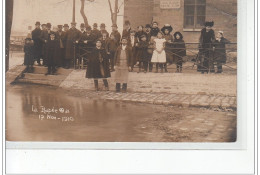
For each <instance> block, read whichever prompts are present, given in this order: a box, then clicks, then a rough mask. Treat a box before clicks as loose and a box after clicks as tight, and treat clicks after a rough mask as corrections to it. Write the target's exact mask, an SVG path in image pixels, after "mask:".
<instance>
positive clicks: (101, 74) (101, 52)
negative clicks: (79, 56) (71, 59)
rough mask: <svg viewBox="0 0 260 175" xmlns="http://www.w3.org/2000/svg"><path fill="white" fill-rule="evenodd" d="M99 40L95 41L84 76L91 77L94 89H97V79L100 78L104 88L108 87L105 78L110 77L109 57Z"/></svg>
mask: <svg viewBox="0 0 260 175" xmlns="http://www.w3.org/2000/svg"><path fill="white" fill-rule="evenodd" d="M101 45H102V43H101V41H100V40H98V41H97V42H96V47H95V49H94V50H93V51H92V53H91V57H90V60H89V63H88V68H87V72H86V78H93V79H94V84H95V89H96V91H98V79H100V78H102V79H103V82H104V86H105V89H106V90H109V89H108V82H107V78H109V77H111V75H110V70H109V59H108V57H107V54H106V51H105V49H103V48H102V47H101Z"/></svg>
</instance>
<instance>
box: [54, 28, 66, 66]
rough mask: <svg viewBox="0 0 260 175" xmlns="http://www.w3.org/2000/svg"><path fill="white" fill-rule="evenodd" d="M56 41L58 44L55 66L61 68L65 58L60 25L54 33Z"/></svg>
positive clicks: (63, 34) (62, 32)
mask: <svg viewBox="0 0 260 175" xmlns="http://www.w3.org/2000/svg"><path fill="white" fill-rule="evenodd" d="M56 40H57V41H58V44H59V47H58V50H57V66H58V67H61V66H63V65H64V56H65V46H64V45H65V32H64V31H62V25H58V31H57V32H56Z"/></svg>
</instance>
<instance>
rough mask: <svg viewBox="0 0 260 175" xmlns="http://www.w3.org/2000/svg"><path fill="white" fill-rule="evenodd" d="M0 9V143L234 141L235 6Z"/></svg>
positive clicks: (59, 0)
mask: <svg viewBox="0 0 260 175" xmlns="http://www.w3.org/2000/svg"><path fill="white" fill-rule="evenodd" d="M5 5H6V6H5V8H6V10H5V11H6V14H5V20H6V21H5V24H4V25H5V45H6V48H5V53H6V54H5V92H4V93H5V97H6V99H5V112H6V115H5V122H6V125H5V137H6V141H9V142H148V143H152V142H161V143H176V142H178V143H187V142H188V143H235V142H236V141H237V137H238V132H237V123H238V122H237V71H238V66H237V61H238V59H241V58H238V54H237V42H238V41H241V40H238V39H237V38H238V34H237V23H238V20H237V0H6V1H5ZM240 34H241V35H242V33H240Z"/></svg>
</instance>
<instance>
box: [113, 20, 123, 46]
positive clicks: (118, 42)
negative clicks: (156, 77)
mask: <svg viewBox="0 0 260 175" xmlns="http://www.w3.org/2000/svg"><path fill="white" fill-rule="evenodd" d="M111 27H112V32H111V34H113V35H114V36H115V39H116V42H117V45H120V40H121V34H120V33H119V32H118V30H117V29H118V27H117V25H116V24H113V25H112V26H111Z"/></svg>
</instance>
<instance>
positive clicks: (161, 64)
mask: <svg viewBox="0 0 260 175" xmlns="http://www.w3.org/2000/svg"><path fill="white" fill-rule="evenodd" d="M163 65H164V64H163V63H156V72H158V69H159V67H160V69H161V71H163Z"/></svg>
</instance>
